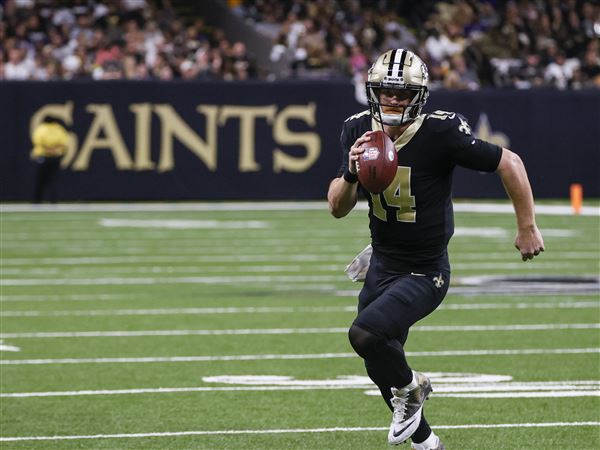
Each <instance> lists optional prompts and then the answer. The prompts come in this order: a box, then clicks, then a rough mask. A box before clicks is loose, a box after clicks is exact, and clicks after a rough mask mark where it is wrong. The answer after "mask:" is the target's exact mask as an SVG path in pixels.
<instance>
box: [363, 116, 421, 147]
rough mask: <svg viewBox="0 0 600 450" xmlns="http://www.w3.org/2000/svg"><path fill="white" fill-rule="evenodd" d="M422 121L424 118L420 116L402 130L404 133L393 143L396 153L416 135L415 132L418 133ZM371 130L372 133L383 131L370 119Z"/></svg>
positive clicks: (381, 126) (378, 124) (381, 127)
mask: <svg viewBox="0 0 600 450" xmlns="http://www.w3.org/2000/svg"><path fill="white" fill-rule="evenodd" d="M424 120H425V116H424V115H423V114H420V115H419V117H417V118H416V119H415V120H414V121H413V123H411V124H410V125H409V127H408V128H407V129H406V130H404V133H402V134H401V135H400V137H399V138H398V139H396V140H395V141H394V147H396V151H397V152H398V151H400V149H402V147H404V146H405V145H406V144H408V143H409V142H410V140H411V139H412V138H413V136H414V135H415V134H417V131H419V128H421V125H423V121H424ZM371 129H372V130H373V131H383V125H381V124H380V123H379V122H377V121H376V120H375V119H373V118H371Z"/></svg>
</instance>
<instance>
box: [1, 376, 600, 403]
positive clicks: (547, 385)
mask: <svg viewBox="0 0 600 450" xmlns="http://www.w3.org/2000/svg"><path fill="white" fill-rule="evenodd" d="M357 378H363V377H357ZM222 382H224V381H222ZM291 383H295V384H291ZM599 383H600V382H599V381H592V380H589V381H581V380H577V381H568V380H564V381H547V382H544V381H537V382H536V381H534V382H510V383H495V382H490V383H444V382H443V381H440V382H437V383H435V396H436V397H452V396H457V397H461V396H465V397H468V396H469V395H474V397H472V398H494V397H502V398H503V397H506V398H526V396H527V395H528V394H535V396H538V394H539V396H540V397H543V396H546V397H560V396H565V397H597V396H600V390H598V386H599ZM374 388H376V386H375V385H374V384H373V382H372V381H371V380H369V379H368V378H367V377H364V380H363V381H362V382H361V381H360V380H353V382H351V383H348V382H347V381H346V380H340V379H337V380H293V381H288V380H285V381H283V382H281V383H278V382H277V381H271V382H269V381H268V380H267V381H264V384H261V385H258V386H248V385H239V384H238V385H236V386H194V387H173V388H164V387H161V388H137V389H97V390H78V391H47V392H41V391H38V392H9V393H2V394H0V398H34V397H80V396H90V395H136V394H169V393H184V392H219V391H233V392H235V391H248V392H252V391H285V390H291V391H304V390H340V389H363V390H364V389H374ZM366 393H368V394H369V395H370V394H371V393H374V394H375V395H379V391H377V390H373V391H368V392H366ZM486 394H487V395H489V397H485V395H486ZM562 394H564V395H562Z"/></svg>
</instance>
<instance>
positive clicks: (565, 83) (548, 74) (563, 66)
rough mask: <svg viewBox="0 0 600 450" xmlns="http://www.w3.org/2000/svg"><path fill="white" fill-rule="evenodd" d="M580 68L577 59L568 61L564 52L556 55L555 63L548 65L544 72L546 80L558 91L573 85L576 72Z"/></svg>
mask: <svg viewBox="0 0 600 450" xmlns="http://www.w3.org/2000/svg"><path fill="white" fill-rule="evenodd" d="M578 67H579V62H578V61H577V60H576V59H567V58H566V56H565V54H564V53H563V52H562V51H559V52H558V53H557V54H556V57H555V59H554V61H553V62H551V63H550V64H548V67H546V71H545V72H544V78H545V79H546V81H547V82H548V83H549V84H550V85H551V86H554V87H556V88H558V89H566V88H567V87H569V85H570V84H571V80H572V79H573V76H574V74H575V70H576V69H577V68H578Z"/></svg>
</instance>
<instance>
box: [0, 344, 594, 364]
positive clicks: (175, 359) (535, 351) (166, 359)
mask: <svg viewBox="0 0 600 450" xmlns="http://www.w3.org/2000/svg"><path fill="white" fill-rule="evenodd" d="M590 353H600V348H597V347H591V348H532V349H497V350H443V351H430V352H407V353H406V355H407V356H414V357H419V356H421V357H442V356H499V355H540V354H543V355H551V354H553V355H565V354H590ZM355 357H356V354H355V353H312V354H310V353H309V354H262V355H225V356H162V357H161V356H157V357H153V356H148V357H141V358H136V357H130V358H62V359H13V360H0V365H31V364H34V365H44V364H130V363H179V362H210V361H264V360H305V359H337V358H355Z"/></svg>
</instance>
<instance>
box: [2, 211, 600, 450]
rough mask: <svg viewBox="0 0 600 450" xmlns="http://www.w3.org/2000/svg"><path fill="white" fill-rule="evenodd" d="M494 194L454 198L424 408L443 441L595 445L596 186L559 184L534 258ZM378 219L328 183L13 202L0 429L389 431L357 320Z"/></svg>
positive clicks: (304, 445)
mask: <svg viewBox="0 0 600 450" xmlns="http://www.w3.org/2000/svg"><path fill="white" fill-rule="evenodd" d="M471 206H472V204H471ZM480 206H481V207H480V208H469V205H467V204H465V203H459V204H458V205H457V212H456V235H455V236H454V238H453V239H452V242H451V246H450V252H451V261H452V264H453V274H452V276H453V278H452V281H451V287H450V290H449V293H448V296H447V297H446V299H445V300H444V303H443V304H442V306H441V307H440V308H439V309H438V310H437V311H435V312H434V313H433V314H432V315H431V316H429V317H427V318H425V319H424V320H423V321H421V322H419V323H418V324H417V325H415V327H413V329H412V331H411V334H410V336H409V339H408V342H407V345H406V350H407V352H408V359H409V363H410V364H411V366H412V367H413V369H415V370H420V371H423V372H425V373H427V374H428V375H429V376H430V377H431V379H432V383H433V388H434V393H433V395H432V396H431V398H430V399H429V400H428V401H427V403H426V407H425V412H426V415H427V417H428V420H429V422H430V424H431V425H432V427H433V428H434V430H435V431H436V432H437V434H438V435H439V436H440V437H441V438H442V440H443V441H444V443H445V444H446V448H447V449H461V450H463V449H468V450H472V449H495V450H500V449H540V450H548V449H598V448H600V402H599V396H600V357H599V355H600V333H599V330H600V325H599V323H600V297H599V292H600V291H599V281H598V275H599V271H600V268H599V259H600V257H599V254H600V253H599V252H600V223H599V217H598V205H597V203H596V204H595V205H594V206H593V207H591V208H589V209H588V210H587V211H589V212H591V214H590V215H579V216H574V215H571V214H569V213H568V212H567V213H561V212H560V211H559V210H558V209H559V208H558V207H557V208H553V207H552V206H550V205H545V206H546V207H547V208H548V211H547V213H543V214H539V215H538V224H539V226H540V228H541V230H542V233H543V234H544V239H545V244H546V252H545V253H544V254H543V255H542V256H541V257H539V258H537V259H536V260H535V261H529V262H522V261H521V260H520V257H519V254H518V253H517V252H516V251H515V249H514V247H513V239H514V216H513V215H512V214H508V213H505V212H496V210H495V209H494V208H492V209H491V210H490V211H488V212H481V210H485V209H486V208H485V205H480ZM492 206H494V207H496V206H504V207H506V206H508V204H506V203H503V204H497V205H492ZM563 206H565V207H566V204H564V205H563ZM467 209H474V210H475V211H474V212H465V210H467ZM478 209H479V211H477V210H478ZM565 209H567V210H568V208H565ZM367 225H368V221H367V216H366V211H365V210H364V208H360V210H355V211H353V212H352V213H351V214H350V215H349V216H348V217H346V218H344V219H341V220H336V219H333V218H332V217H331V216H330V215H329V213H328V211H327V208H326V205H325V204H324V203H259V204H245V203H242V204H187V205H186V204H175V205H125V204H123V205H88V206H87V207H86V206H82V207H77V206H76V205H62V206H60V207H59V210H56V209H53V208H52V207H50V208H46V207H40V208H37V209H36V208H31V207H27V206H22V207H19V205H12V206H11V205H9V206H3V207H2V214H1V230H0V233H1V241H2V242H1V244H2V254H1V263H2V265H1V271H2V273H1V280H0V281H1V300H2V302H1V308H2V316H1V331H0V350H1V351H0V355H1V356H2V362H1V365H0V369H1V373H0V375H1V385H2V386H1V394H0V402H1V411H2V412H1V433H0V434H1V437H0V448H2V449H26V448H27V449H75V448H77V449H100V448H101V449H319V450H321V449H361V450H362V449H385V448H389V447H388V445H387V439H386V437H387V427H388V425H389V421H390V419H391V414H390V413H389V411H388V410H387V408H386V407H385V405H384V403H383V401H382V399H381V398H380V397H379V396H378V395H374V394H376V392H375V386H374V385H372V384H371V383H370V381H369V380H368V378H366V373H365V371H364V368H363V365H362V362H361V360H360V358H359V357H358V356H356V355H355V354H354V353H353V351H352V349H351V347H350V345H349V343H348V340H347V337H346V331H347V328H348V326H349V325H350V324H351V322H352V320H353V318H354V314H355V313H354V311H355V305H356V296H357V294H358V290H359V289H360V284H359V283H352V282H351V281H350V280H348V279H347V278H346V276H345V274H344V272H343V270H344V267H345V265H346V264H347V263H348V262H349V261H350V260H351V259H352V258H353V257H354V256H355V254H356V253H358V252H359V251H360V250H362V249H363V247H364V246H365V245H366V244H368V242H369V236H368V227H367ZM409 447H410V446H409V445H408V444H405V445H404V446H401V447H400V448H404V449H407V448H409Z"/></svg>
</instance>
